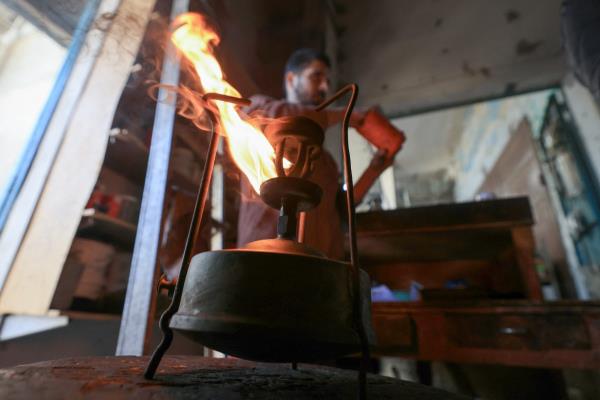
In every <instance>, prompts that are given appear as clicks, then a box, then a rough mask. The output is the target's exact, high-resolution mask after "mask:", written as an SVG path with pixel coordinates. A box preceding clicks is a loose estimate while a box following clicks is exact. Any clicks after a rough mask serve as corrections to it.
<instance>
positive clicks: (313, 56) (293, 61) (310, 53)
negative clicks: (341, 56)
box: [285, 48, 331, 74]
mask: <svg viewBox="0 0 600 400" xmlns="http://www.w3.org/2000/svg"><path fill="white" fill-rule="evenodd" d="M314 60H319V61H321V62H323V64H325V65H327V67H329V68H331V62H330V61H329V57H327V54H325V53H323V52H322V51H319V50H315V49H309V48H306V49H298V50H296V51H294V52H293V53H292V55H291V56H290V58H288V60H287V63H286V64H285V74H287V73H288V72H290V71H292V72H294V73H298V72H300V71H302V70H303V69H304V67H306V66H307V65H308V64H310V63H311V62H312V61H314Z"/></svg>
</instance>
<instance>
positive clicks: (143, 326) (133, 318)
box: [116, 0, 189, 356]
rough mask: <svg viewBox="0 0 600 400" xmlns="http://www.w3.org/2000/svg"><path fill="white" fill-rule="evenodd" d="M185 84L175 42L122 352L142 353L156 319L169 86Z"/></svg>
mask: <svg viewBox="0 0 600 400" xmlns="http://www.w3.org/2000/svg"><path fill="white" fill-rule="evenodd" d="M188 6H189V0H174V1H173V8H172V9H171V19H172V20H174V19H175V18H176V17H177V16H178V15H179V14H182V13H184V12H186V11H187V10H188ZM178 83H179V59H178V57H177V52H176V49H175V46H174V45H173V44H172V43H170V42H169V44H168V45H167V48H166V50H165V57H164V60H163V65H162V74H161V86H164V87H161V88H160V89H159V92H158V104H157V105H156V113H155V116H154V126H153V129H152V143H151V145H150V153H149V155H148V169H147V172H146V180H145V183H144V193H143V197H142V204H141V208H140V217H139V220H138V227H137V233H136V237H135V245H134V248H133V257H132V262H131V271H130V273H129V282H128V284H127V295H126V297H125V305H124V307H123V318H122V320H121V328H120V330H119V339H118V342H117V351H116V354H117V355H137V356H139V355H142V354H143V353H144V350H145V347H147V345H148V342H149V337H150V332H151V329H150V325H151V323H152V321H153V318H154V310H153V307H152V304H153V299H154V297H155V296H156V294H155V280H156V278H155V277H156V275H157V274H156V259H157V254H158V243H159V239H160V229H161V221H162V213H163V206H164V197H165V190H166V186H167V174H168V169H169V156H170V154H171V144H172V142H173V123H174V120H175V110H176V98H177V95H176V93H173V92H172V91H169V90H168V89H166V87H169V86H170V87H173V86H177V85H178Z"/></svg>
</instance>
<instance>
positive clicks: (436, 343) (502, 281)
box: [357, 197, 600, 368]
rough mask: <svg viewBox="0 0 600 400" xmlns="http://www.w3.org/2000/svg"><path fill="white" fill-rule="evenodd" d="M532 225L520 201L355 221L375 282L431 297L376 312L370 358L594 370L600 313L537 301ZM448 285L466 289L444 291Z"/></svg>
mask: <svg viewBox="0 0 600 400" xmlns="http://www.w3.org/2000/svg"><path fill="white" fill-rule="evenodd" d="M533 223H534V221H533V218H532V214H531V209H530V207H529V202H528V200H527V198H525V197H521V198H512V199H502V200H493V201H485V202H473V203H462V204H448V205H436V206H428V207H416V208H407V209H400V210H393V211H378V212H371V213H365V214H359V215H357V226H358V233H357V238H358V246H359V256H360V260H361V266H362V267H363V268H364V269H366V270H367V271H368V272H369V274H370V275H371V279H373V280H374V281H376V282H380V283H385V284H387V285H388V286H389V287H391V288H392V289H403V290H406V289H407V287H408V286H409V285H410V283H411V281H417V282H419V283H420V284H422V285H423V286H424V287H425V289H426V290H425V291H423V294H424V295H425V294H427V293H430V295H431V299H428V298H427V296H425V299H424V300H422V301H418V302H393V303H375V304H374V305H373V323H374V329H375V333H376V335H377V340H378V343H377V348H376V349H375V353H376V354H379V355H397V356H403V357H407V358H413V359H418V360H436V361H448V362H468V363H493V364H503V365H513V366H528V367H545V368H600V350H599V349H600V303H584V302H577V301H575V302H573V301H571V302H544V301H543V300H542V293H541V289H540V284H539V279H538V276H537V273H536V271H535V265H534V263H535V261H534V260H535V259H534V253H535V244H534V238H533V234H532V230H531V227H532V225H533ZM453 280H454V281H456V280H458V281H462V282H466V283H467V286H468V287H467V288H466V289H453V290H449V289H444V284H445V282H448V281H453ZM473 289H477V290H473ZM434 295H435V296H434Z"/></svg>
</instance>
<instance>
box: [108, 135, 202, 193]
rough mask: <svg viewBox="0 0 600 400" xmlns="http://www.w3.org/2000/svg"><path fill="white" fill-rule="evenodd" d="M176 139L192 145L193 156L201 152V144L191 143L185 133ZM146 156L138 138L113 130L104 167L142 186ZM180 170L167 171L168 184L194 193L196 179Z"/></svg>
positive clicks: (145, 151)
mask: <svg viewBox="0 0 600 400" xmlns="http://www.w3.org/2000/svg"><path fill="white" fill-rule="evenodd" d="M176 137H177V138H178V139H179V140H182V141H183V142H184V143H185V144H186V145H191V144H192V143H193V144H194V145H193V147H191V148H192V149H194V151H193V153H194V154H197V153H198V152H201V150H202V143H201V142H200V141H193V140H192V139H191V138H190V137H189V135H188V134H186V132H182V133H181V134H178V133H177V134H176ZM177 151H178V148H175V153H176V154H175V156H176V155H177ZM148 154H149V150H148V147H147V146H146V144H145V143H144V142H143V141H142V140H141V139H140V138H139V137H137V136H136V135H134V134H132V133H129V132H127V130H123V129H115V130H113V132H111V135H110V141H109V147H108V149H107V152H106V159H105V161H104V165H105V166H106V167H108V168H110V169H111V170H113V171H115V172H117V173H119V174H121V175H123V176H125V177H126V178H127V179H129V180H130V181H132V182H135V183H138V184H142V183H143V182H144V179H145V176H146V166H147V163H148ZM175 162H176V163H177V162H180V163H183V162H185V161H183V162H181V161H178V160H175ZM182 170H185V169H181V168H179V169H178V168H171V169H170V170H169V178H168V180H169V184H170V185H171V186H176V187H178V188H181V189H183V190H185V191H187V192H191V193H194V192H195V191H196V189H197V186H198V185H197V181H198V179H196V176H194V175H192V174H188V173H182V172H181V171H182ZM198 177H199V176H198Z"/></svg>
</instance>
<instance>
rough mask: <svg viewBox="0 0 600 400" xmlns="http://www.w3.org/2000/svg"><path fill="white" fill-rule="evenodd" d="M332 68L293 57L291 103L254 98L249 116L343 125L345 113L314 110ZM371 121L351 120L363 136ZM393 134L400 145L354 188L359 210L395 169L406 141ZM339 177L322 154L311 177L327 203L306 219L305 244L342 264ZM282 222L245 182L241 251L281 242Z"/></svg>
mask: <svg viewBox="0 0 600 400" xmlns="http://www.w3.org/2000/svg"><path fill="white" fill-rule="evenodd" d="M330 66H331V65H330V62H329V59H328V57H327V56H326V55H325V54H323V53H321V52H319V51H316V50H313V49H300V50H297V51H296V52H294V53H293V54H292V55H291V57H290V58H289V60H288V62H287V64H286V67H285V74H284V87H285V93H286V98H285V99H284V100H275V99H273V98H270V97H267V96H263V95H257V96H253V97H252V98H251V100H252V105H251V106H250V107H248V108H246V109H245V110H244V111H245V112H246V113H247V114H249V115H251V116H252V115H256V114H260V115H261V116H264V117H269V118H277V117H282V116H297V115H302V116H306V117H309V118H311V119H313V120H314V121H315V122H317V123H318V124H319V125H321V127H322V128H323V129H324V130H325V129H327V128H328V127H330V126H332V125H335V124H337V123H339V122H341V121H342V119H343V117H344V110H343V109H339V108H337V109H336V108H329V109H326V110H324V111H315V109H314V108H315V106H317V105H318V104H320V103H322V102H323V101H324V100H325V99H326V98H327V96H328V94H329V89H330V79H329V74H330V71H329V69H330ZM366 115H367V113H365V112H362V111H354V112H353V113H352V115H351V117H350V125H351V126H352V127H355V128H357V129H358V130H359V132H361V131H363V129H362V128H363V125H364V124H363V120H364V119H365V116H366ZM388 125H389V124H388ZM389 127H391V125H389V126H388V130H387V132H388V133H389V132H390V129H389ZM391 132H392V133H391V136H392V137H389V138H387V139H388V141H389V142H395V143H399V145H397V146H395V147H394V146H392V147H394V148H395V150H391V151H388V152H386V151H383V150H382V151H379V152H378V153H377V154H376V156H375V158H374V159H373V161H372V162H371V165H370V166H369V167H368V168H367V171H366V172H365V174H363V178H361V179H360V180H359V181H360V182H359V183H357V185H356V187H355V201H356V204H358V203H360V201H361V200H362V198H363V197H364V195H365V194H366V192H367V190H368V188H369V187H370V186H371V185H372V184H373V183H374V181H375V180H376V179H377V177H378V176H379V175H380V174H381V173H382V172H383V171H384V170H385V169H386V168H387V167H388V166H390V165H391V164H392V163H393V159H394V155H395V153H396V152H397V151H398V150H399V148H400V147H399V146H400V145H401V143H402V142H403V141H404V137H403V135H402V133H401V132H400V131H397V130H395V129H394V128H391ZM394 135H395V136H394ZM376 145H377V144H376ZM391 153H393V154H391ZM338 175H339V174H338V168H337V165H336V162H335V161H334V160H333V158H332V156H331V155H330V154H329V153H328V152H327V151H323V152H322V154H321V157H319V159H317V161H316V164H315V169H314V172H313V174H312V175H311V177H310V179H311V180H312V181H313V182H315V183H316V184H318V185H319V186H320V187H321V189H323V197H322V199H321V202H320V204H319V205H318V206H317V207H316V208H315V209H313V210H311V211H309V212H308V213H307V215H306V221H305V243H306V244H308V245H310V246H311V247H313V248H316V249H318V250H320V251H321V252H323V253H324V254H325V255H327V256H328V257H330V258H336V259H341V258H343V256H344V232H343V231H342V227H341V219H340V213H339V211H338V207H337V202H336V198H337V194H338V188H339V179H338ZM277 216H278V211H277V210H275V209H272V208H270V207H269V206H267V205H265V204H264V203H262V201H261V200H260V198H259V197H258V195H256V194H255V193H254V192H253V190H252V188H251V186H250V184H249V182H248V181H247V180H246V178H245V177H243V178H242V202H241V206H240V215H239V222H238V245H239V246H243V245H245V244H246V243H249V242H251V241H255V240H260V239H267V238H274V237H276V233H277V229H276V228H277Z"/></svg>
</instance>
